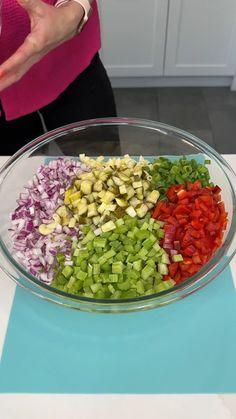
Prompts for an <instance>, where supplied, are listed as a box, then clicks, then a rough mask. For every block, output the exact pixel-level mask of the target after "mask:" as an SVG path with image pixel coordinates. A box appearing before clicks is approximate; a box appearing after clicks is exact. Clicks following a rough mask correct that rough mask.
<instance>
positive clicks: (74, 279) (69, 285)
mask: <svg viewBox="0 0 236 419" xmlns="http://www.w3.org/2000/svg"><path fill="white" fill-rule="evenodd" d="M75 282H76V278H75V277H74V276H71V277H70V279H69V282H68V283H67V287H68V288H69V289H70V288H72V286H73V285H74V283H75Z"/></svg>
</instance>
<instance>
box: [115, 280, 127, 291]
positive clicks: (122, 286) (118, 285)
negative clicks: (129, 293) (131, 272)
mask: <svg viewBox="0 0 236 419" xmlns="http://www.w3.org/2000/svg"><path fill="white" fill-rule="evenodd" d="M117 287H118V289H119V290H121V291H126V290H128V289H130V281H129V280H128V279H127V280H126V281H125V282H123V283H120V282H118V284H117Z"/></svg>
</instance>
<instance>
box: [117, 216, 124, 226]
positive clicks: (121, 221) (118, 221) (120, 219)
mask: <svg viewBox="0 0 236 419" xmlns="http://www.w3.org/2000/svg"><path fill="white" fill-rule="evenodd" d="M124 223H125V222H124V220H123V218H118V220H116V223H115V224H116V226H117V227H120V226H122V225H123V224H124Z"/></svg>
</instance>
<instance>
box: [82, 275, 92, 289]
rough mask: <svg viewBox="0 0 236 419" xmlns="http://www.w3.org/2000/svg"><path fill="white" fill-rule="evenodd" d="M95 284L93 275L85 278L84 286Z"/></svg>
mask: <svg viewBox="0 0 236 419" xmlns="http://www.w3.org/2000/svg"><path fill="white" fill-rule="evenodd" d="M92 284H93V278H92V277H87V278H86V279H85V280H84V288H85V287H90V286H91V285H92Z"/></svg>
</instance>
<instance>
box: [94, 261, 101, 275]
mask: <svg viewBox="0 0 236 419" xmlns="http://www.w3.org/2000/svg"><path fill="white" fill-rule="evenodd" d="M92 269H93V275H98V274H100V270H101V269H100V265H99V263H95V264H94V265H93V266H92Z"/></svg>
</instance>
